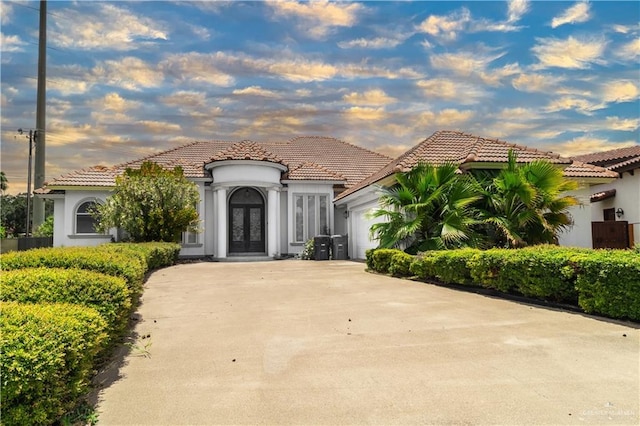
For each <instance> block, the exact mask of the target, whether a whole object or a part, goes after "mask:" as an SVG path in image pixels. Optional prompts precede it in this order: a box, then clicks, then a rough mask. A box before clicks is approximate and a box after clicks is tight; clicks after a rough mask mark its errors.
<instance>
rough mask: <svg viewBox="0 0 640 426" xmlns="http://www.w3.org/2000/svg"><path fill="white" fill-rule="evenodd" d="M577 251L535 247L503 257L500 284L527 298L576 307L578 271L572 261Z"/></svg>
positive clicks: (510, 252) (506, 253)
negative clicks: (564, 303)
mask: <svg viewBox="0 0 640 426" xmlns="http://www.w3.org/2000/svg"><path fill="white" fill-rule="evenodd" d="M574 253H576V250H572V249H566V248H560V247H556V246H536V247H528V248H524V249H521V250H509V251H507V252H505V253H504V254H503V256H504V257H505V259H504V267H503V268H502V269H501V270H500V278H501V281H502V282H504V283H507V285H508V286H509V287H513V288H515V289H516V290H517V291H518V292H519V293H520V294H522V295H524V296H527V297H534V298H537V299H543V300H549V301H554V302H569V303H572V304H574V305H577V303H578V298H577V294H576V289H575V286H576V270H575V268H574V267H572V266H571V265H570V262H569V259H570V258H571V256H572V255H573V254H574Z"/></svg>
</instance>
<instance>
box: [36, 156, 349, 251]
mask: <svg viewBox="0 0 640 426" xmlns="http://www.w3.org/2000/svg"><path fill="white" fill-rule="evenodd" d="M205 169H206V170H208V171H209V172H210V174H211V178H198V179H190V180H192V181H193V182H194V183H195V184H196V185H197V187H198V192H199V196H200V202H199V204H198V214H199V216H200V223H199V229H200V232H199V233H185V234H184V235H183V239H182V250H181V252H180V255H181V256H182V257H203V256H210V257H213V258H216V259H220V260H223V259H226V258H229V257H233V256H242V255H244V256H248V255H257V256H266V257H276V256H279V255H287V254H297V253H300V252H301V251H302V249H303V247H304V243H305V241H306V240H307V239H309V238H313V237H314V236H315V235H317V234H319V233H322V232H332V230H333V229H334V206H333V198H334V185H335V182H332V181H314V180H310V181H304V180H282V176H283V173H285V172H286V171H287V168H286V167H285V166H283V165H281V164H278V163H273V162H268V161H254V160H231V161H217V162H212V163H211V164H208V165H206V166H205ZM242 191H245V192H247V193H249V191H251V194H254V195H256V194H257V195H259V199H257V201H256V200H254V202H256V204H255V208H254V209H253V210H254V211H255V213H257V212H259V213H260V215H257V214H256V220H257V221H258V222H256V223H255V224H252V226H253V225H255V226H254V227H256V226H257V228H256V229H257V230H256V231H255V232H256V235H258V233H262V234H260V236H261V238H260V239H261V240H262V241H258V242H257V243H258V245H257V246H256V247H258V249H257V250H258V251H255V250H256V249H255V247H252V248H251V249H252V253H245V252H242V251H240V252H239V253H238V250H235V251H236V252H234V250H233V248H232V247H231V246H232V244H234V241H233V235H232V233H233V226H234V223H233V220H234V219H233V217H232V215H231V213H232V211H233V206H232V205H231V203H232V202H233V201H232V200H233V199H234V198H233V197H234V194H235V195H237V194H240V195H242V193H243V192H242ZM108 196H109V189H108V188H96V189H79V190H77V189H75V188H69V189H65V190H64V193H55V194H50V195H47V197H49V198H53V199H54V246H90V245H98V244H102V243H106V242H109V241H113V240H115V241H117V240H118V239H119V238H120V237H121V236H122V233H120V234H119V233H118V230H117V229H112V230H110V232H109V233H107V234H98V233H86V232H85V233H79V232H77V231H76V229H75V226H76V225H75V223H76V218H77V215H78V212H77V210H78V206H79V205H81V204H82V203H83V202H86V201H92V202H97V203H102V202H104V201H105V200H106V199H107V197H108ZM300 199H302V200H303V201H304V212H303V213H304V214H303V215H302V216H301V213H300V212H298V213H296V210H295V209H296V202H298V203H299V202H300V201H299V200H300ZM250 211H251V208H248V209H247V210H246V212H247V213H248V212H250ZM238 213H240V212H238ZM252 220H253V219H252ZM296 220H298V221H299V222H300V221H301V222H300V223H302V225H303V227H304V228H303V229H304V234H303V235H301V234H300V233H299V232H296V231H297V230H296ZM343 222H344V220H343ZM236 225H237V224H236ZM341 229H345V230H346V226H345V225H344V223H343V224H342V225H341ZM301 238H302V239H301ZM254 251H255V252H254Z"/></svg>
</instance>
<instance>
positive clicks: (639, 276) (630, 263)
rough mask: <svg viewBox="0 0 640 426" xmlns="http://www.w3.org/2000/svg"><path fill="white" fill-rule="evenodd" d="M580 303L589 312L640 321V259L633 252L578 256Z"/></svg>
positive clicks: (583, 254)
mask: <svg viewBox="0 0 640 426" xmlns="http://www.w3.org/2000/svg"><path fill="white" fill-rule="evenodd" d="M571 262H572V263H573V264H574V266H575V268H576V269H577V281H576V288H577V290H578V303H579V305H580V307H581V308H582V309H584V311H585V312H588V313H597V314H603V315H607V316H609V317H613V318H627V319H631V320H634V321H640V256H638V255H637V254H636V253H634V252H633V251H631V250H628V251H623V250H595V251H593V252H589V253H584V252H583V253H576V254H574V255H573V256H572V257H571Z"/></svg>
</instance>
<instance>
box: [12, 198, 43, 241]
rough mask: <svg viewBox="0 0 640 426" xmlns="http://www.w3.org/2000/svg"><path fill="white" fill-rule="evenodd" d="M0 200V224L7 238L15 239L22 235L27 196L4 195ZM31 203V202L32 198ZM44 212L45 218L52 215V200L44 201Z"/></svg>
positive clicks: (25, 218) (25, 216)
mask: <svg viewBox="0 0 640 426" xmlns="http://www.w3.org/2000/svg"><path fill="white" fill-rule="evenodd" d="M0 198H1V200H0V223H1V224H2V226H3V227H4V228H5V231H6V233H7V236H9V237H16V236H18V235H20V234H24V233H25V231H26V229H25V227H26V221H27V194H18V195H10V194H5V195H2V197H0ZM31 201H32V202H33V196H32V200H31ZM32 206H33V204H32ZM44 212H45V215H46V216H50V215H53V200H49V199H45V200H44Z"/></svg>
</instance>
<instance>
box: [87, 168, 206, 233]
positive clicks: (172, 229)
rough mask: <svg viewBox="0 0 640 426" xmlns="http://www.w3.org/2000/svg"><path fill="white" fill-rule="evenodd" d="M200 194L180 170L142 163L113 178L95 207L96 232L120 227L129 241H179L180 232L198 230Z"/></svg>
mask: <svg viewBox="0 0 640 426" xmlns="http://www.w3.org/2000/svg"><path fill="white" fill-rule="evenodd" d="M199 202H200V194H199V192H198V187H197V185H196V184H195V183H193V182H190V181H188V180H187V179H186V178H185V177H184V173H183V171H182V168H181V167H176V168H174V169H173V170H168V169H165V168H163V167H161V166H159V165H158V164H156V163H153V162H150V161H145V162H144V163H142V165H141V166H140V168H139V169H131V168H128V169H127V170H126V171H125V172H124V174H123V175H122V176H119V177H117V178H116V187H115V189H114V191H113V195H111V196H110V197H109V198H107V200H106V202H105V203H104V204H101V205H98V206H97V207H96V210H95V211H94V216H95V217H96V218H97V220H98V232H107V231H108V230H109V229H110V228H121V229H123V230H124V231H126V232H127V233H128V234H129V237H130V238H131V240H132V241H135V242H145V241H166V242H179V241H180V238H181V234H182V232H185V231H190V232H197V231H198V211H197V210H196V205H197V204H198V203H199Z"/></svg>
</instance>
